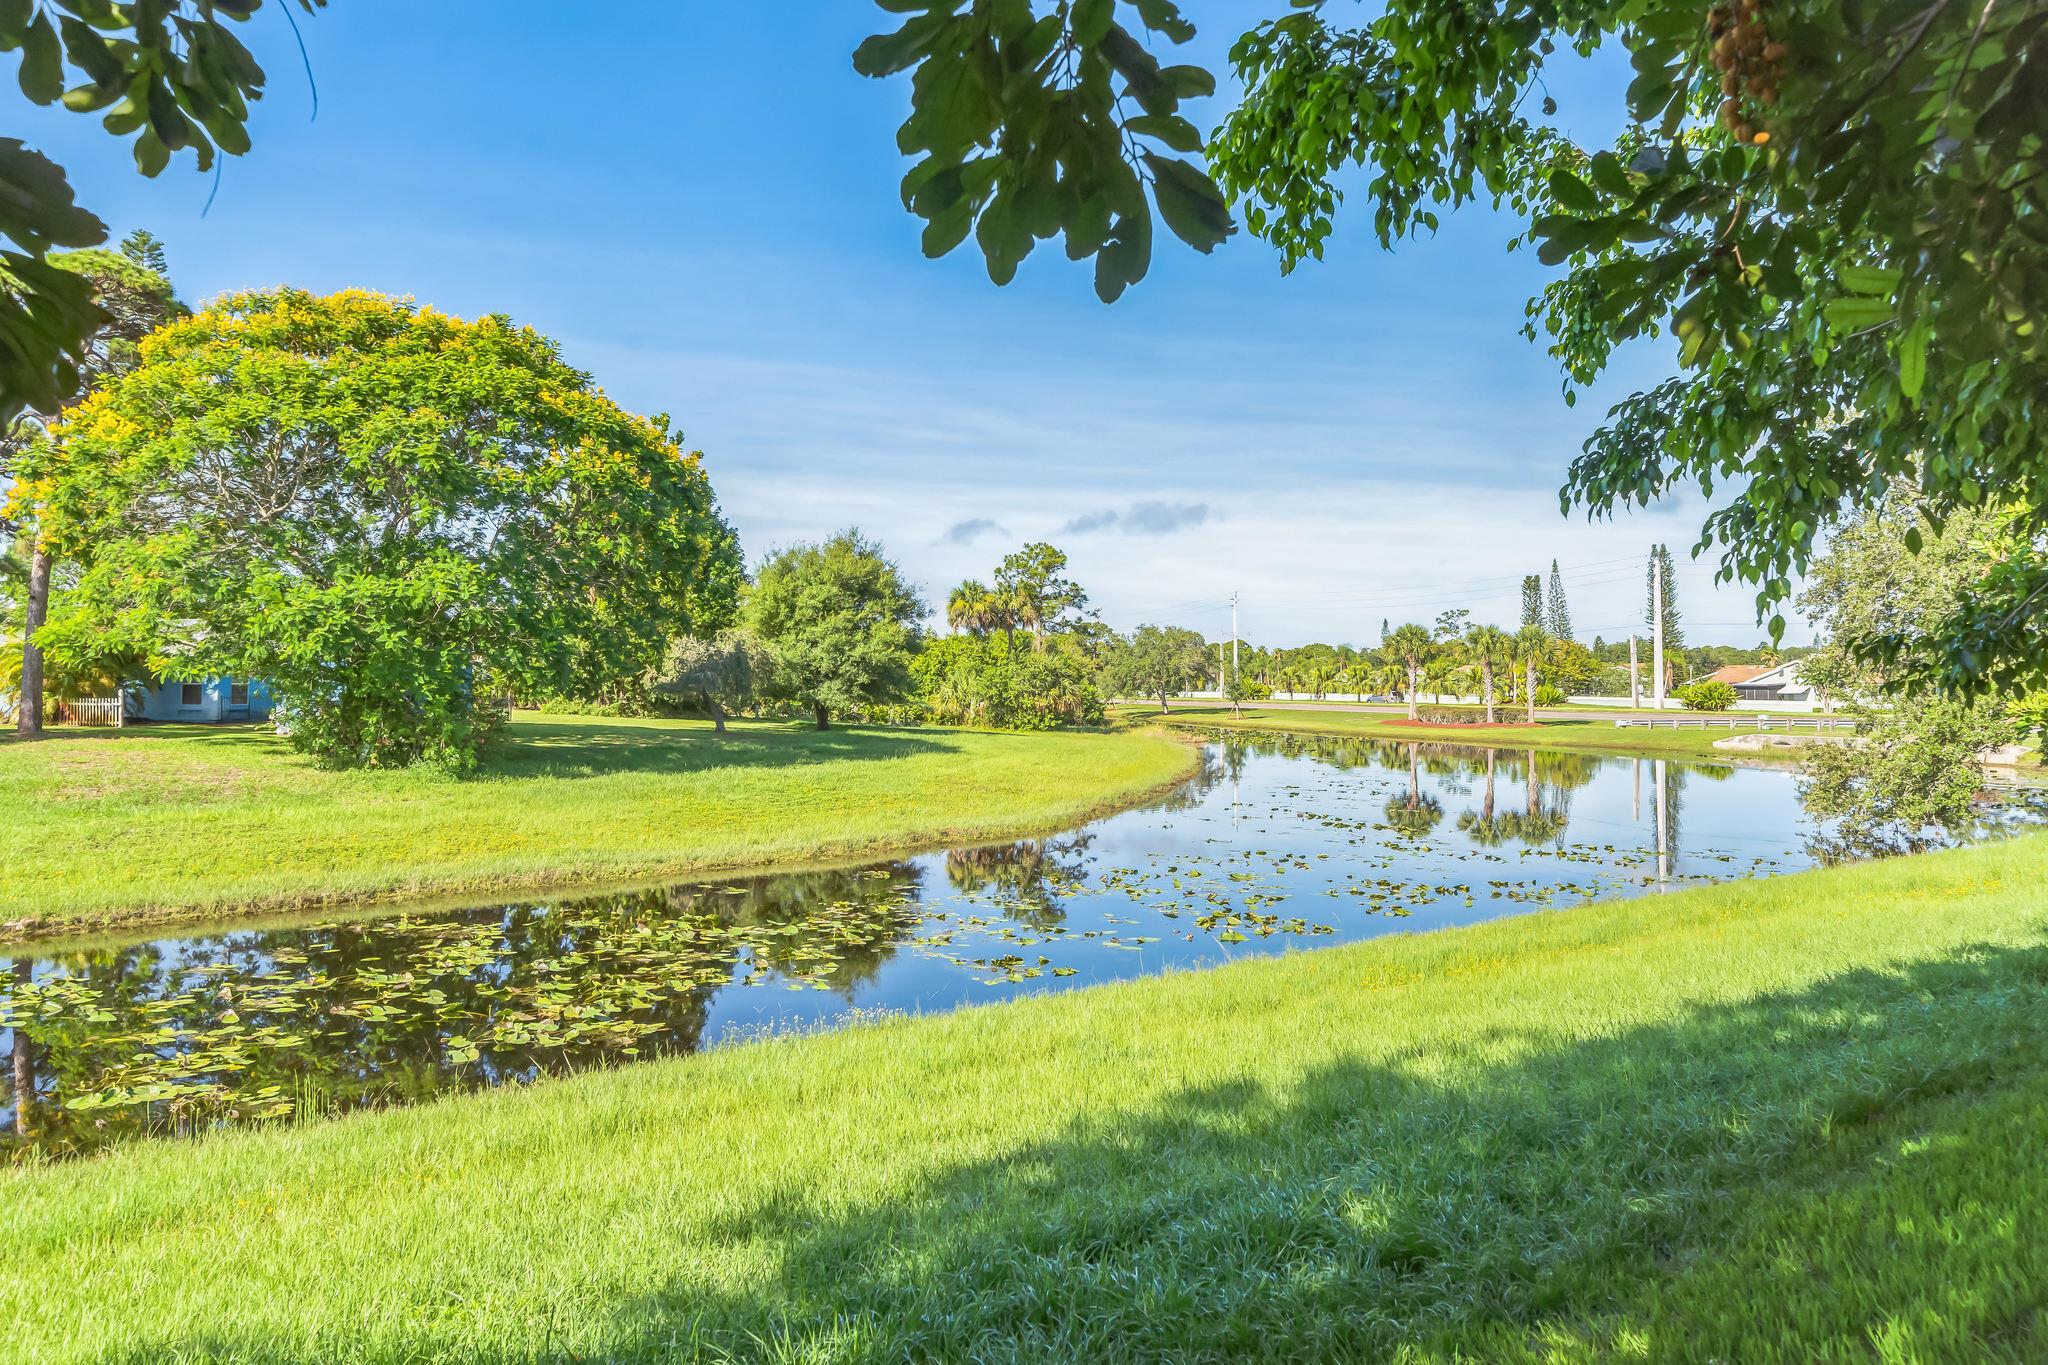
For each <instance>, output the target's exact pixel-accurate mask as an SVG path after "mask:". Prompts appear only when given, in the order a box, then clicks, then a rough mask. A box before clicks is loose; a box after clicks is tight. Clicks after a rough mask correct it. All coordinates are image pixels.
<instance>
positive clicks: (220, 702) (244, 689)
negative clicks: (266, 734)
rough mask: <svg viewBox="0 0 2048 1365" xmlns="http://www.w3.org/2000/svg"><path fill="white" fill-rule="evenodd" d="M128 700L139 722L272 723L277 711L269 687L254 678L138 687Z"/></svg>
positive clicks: (143, 684) (132, 712) (209, 679)
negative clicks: (262, 721)
mask: <svg viewBox="0 0 2048 1365" xmlns="http://www.w3.org/2000/svg"><path fill="white" fill-rule="evenodd" d="M127 698H128V714H129V715H130V716H132V717H134V718H136V719H138V720H180V721H199V722H204V723H221V722H226V721H240V720H269V719H270V713H271V710H272V709H273V703H272V701H271V696H270V687H269V684H267V683H265V682H263V681H262V680H261V679H251V678H207V679H205V680H204V681H201V682H158V683H156V684H154V685H150V684H147V683H137V684H135V685H133V686H131V687H129V688H128V689H127Z"/></svg>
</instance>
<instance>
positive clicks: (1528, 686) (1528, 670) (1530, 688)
mask: <svg viewBox="0 0 2048 1365" xmlns="http://www.w3.org/2000/svg"><path fill="white" fill-rule="evenodd" d="M1522 667H1523V672H1524V679H1523V685H1524V688H1525V690H1527V692H1528V693H1529V723H1530V724H1531V725H1534V724H1535V723H1536V661H1535V660H1534V659H1530V660H1528V661H1527V662H1526V663H1524V664H1523V665H1522Z"/></svg>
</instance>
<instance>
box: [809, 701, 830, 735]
mask: <svg viewBox="0 0 2048 1365" xmlns="http://www.w3.org/2000/svg"><path fill="white" fill-rule="evenodd" d="M811 710H812V711H813V712H814V713H815V714H816V715H817V717H818V728H819V729H820V730H829V729H831V728H832V727H831V726H829V725H827V724H826V723H825V722H826V720H827V719H828V717H827V715H826V712H825V708H824V707H823V706H814V707H812V708H811Z"/></svg>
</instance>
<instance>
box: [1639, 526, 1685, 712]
mask: <svg viewBox="0 0 2048 1365" xmlns="http://www.w3.org/2000/svg"><path fill="white" fill-rule="evenodd" d="M1650 562H1651V564H1652V565H1653V566H1654V567H1652V568H1646V569H1645V570H1644V571H1643V575H1644V578H1643V624H1644V625H1645V626H1647V627H1649V628H1650V629H1651V630H1652V631H1654V630H1655V629H1656V628H1657V595H1658V589H1659V586H1660V585H1659V579H1658V574H1659V572H1660V571H1661V573H1662V575H1663V578H1662V583H1661V586H1662V590H1663V597H1664V678H1665V684H1666V686H1669V685H1670V684H1671V682H1672V680H1673V679H1674V678H1675V677H1676V676H1677V675H1678V674H1679V673H1680V672H1681V671H1682V670H1683V668H1684V655H1685V632H1684V631H1682V630H1680V629H1679V628H1678V585H1677V584H1676V583H1675V582H1674V581H1673V580H1672V574H1671V547H1670V546H1668V545H1652V546H1651V547H1650ZM1652 638H1653V639H1654V636H1653V637H1652Z"/></svg>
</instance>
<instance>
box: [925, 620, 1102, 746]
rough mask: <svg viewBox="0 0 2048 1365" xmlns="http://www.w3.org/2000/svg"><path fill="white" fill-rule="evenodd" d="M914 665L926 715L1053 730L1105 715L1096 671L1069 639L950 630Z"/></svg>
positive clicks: (944, 719) (953, 720)
mask: <svg viewBox="0 0 2048 1365" xmlns="http://www.w3.org/2000/svg"><path fill="white" fill-rule="evenodd" d="M910 669H911V674H912V676H913V677H914V678H915V679H916V683H917V700H918V704H919V705H920V706H921V707H922V708H923V714H924V716H925V717H926V718H928V719H930V720H931V721H933V722H935V723H937V724H940V725H975V726H983V727H986V728H989V729H996V730H1050V729H1052V728H1053V727H1054V726H1057V725H1100V724H1101V723H1102V714H1103V713H1102V697H1101V694H1100V693H1099V692H1097V690H1096V687H1095V677H1094V671H1093V670H1092V669H1091V668H1090V667H1089V664H1088V661H1087V659H1086V658H1084V657H1083V656H1082V655H1081V654H1080V652H1079V651H1078V650H1076V649H1074V648H1073V647H1072V645H1071V644H1070V643H1069V642H1068V641H1066V640H1064V639H1060V638H1054V639H1053V640H1051V641H1050V642H1049V644H1048V647H1047V648H1046V649H1044V650H1038V649H1036V648H1034V647H1033V645H1032V644H1031V642H1030V641H1029V640H1028V639H1027V638H1025V637H1022V636H1019V637H1017V638H1016V639H1014V640H1012V639H1010V638H1009V637H1007V636H1002V635H990V636H985V637H984V636H974V635H949V636H946V637H944V638H942V639H938V640H934V641H932V642H931V643H930V644H928V645H926V647H925V648H924V650H923V651H922V652H921V653H919V654H918V656H917V657H916V659H915V660H913V661H912V663H911V666H910Z"/></svg>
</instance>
